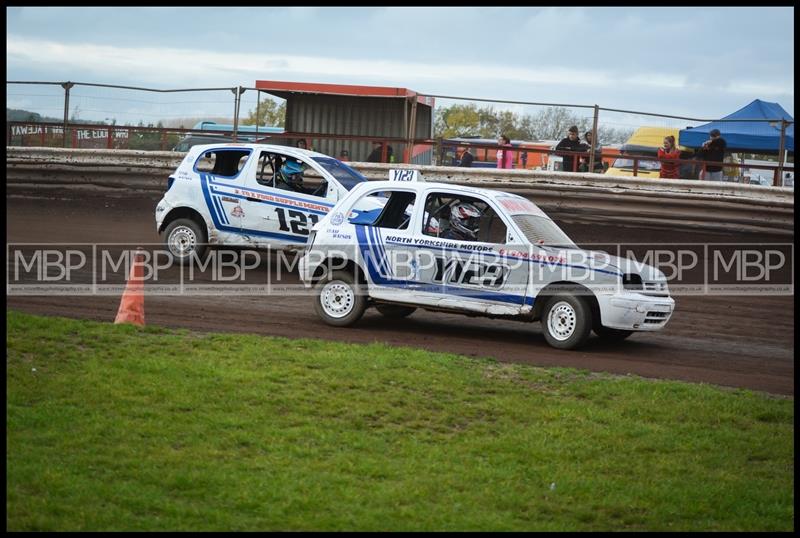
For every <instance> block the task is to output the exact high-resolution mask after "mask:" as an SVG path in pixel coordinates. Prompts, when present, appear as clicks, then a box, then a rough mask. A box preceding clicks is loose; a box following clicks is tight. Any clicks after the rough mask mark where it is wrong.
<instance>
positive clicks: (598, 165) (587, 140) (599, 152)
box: [582, 131, 606, 174]
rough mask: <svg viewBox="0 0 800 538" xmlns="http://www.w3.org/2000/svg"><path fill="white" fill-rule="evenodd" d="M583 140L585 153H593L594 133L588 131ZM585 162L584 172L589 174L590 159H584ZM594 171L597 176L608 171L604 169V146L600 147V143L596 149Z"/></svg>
mask: <svg viewBox="0 0 800 538" xmlns="http://www.w3.org/2000/svg"><path fill="white" fill-rule="evenodd" d="M583 140H584V142H583V144H582V145H583V146H584V149H583V151H592V131H586V132H585V133H584V134H583ZM583 160H584V163H583V166H582V171H584V172H588V171H589V157H584V158H583ZM592 171H593V172H594V173H596V174H602V173H604V172H605V171H606V169H605V167H603V146H601V145H600V142H598V143H597V145H596V146H595V148H594V170H592Z"/></svg>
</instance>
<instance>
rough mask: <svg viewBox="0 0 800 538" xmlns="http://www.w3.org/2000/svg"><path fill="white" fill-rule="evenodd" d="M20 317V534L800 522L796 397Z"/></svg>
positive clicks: (10, 503) (16, 450)
mask: <svg viewBox="0 0 800 538" xmlns="http://www.w3.org/2000/svg"><path fill="white" fill-rule="evenodd" d="M7 328H8V340H7V351H8V359H7V362H6V375H7V381H6V388H7V397H6V398H7V400H6V402H7V411H6V419H7V426H6V440H7V449H6V462H7V471H8V474H7V478H6V492H7V501H6V503H7V504H6V508H7V529H8V530H171V529H175V530H573V529H574V530H602V529H609V530H636V529H646V530H687V529H695V530H699V529H702V530H792V529H793V528H794V509H793V504H794V503H793V501H794V493H793V490H794V478H793V476H794V446H793V433H794V410H793V406H794V401H793V400H792V399H787V398H777V397H770V396H768V395H765V394H759V393H754V392H750V391H745V390H730V389H722V388H718V387H713V386H708V385H697V384H687V383H679V382H667V381H653V380H644V379H641V378H636V377H619V376H610V375H601V374H593V373H589V372H584V371H579V370H572V369H560V368H549V369H544V368H535V367H530V366H525V365H508V364H500V363H497V362H495V361H491V360H476V359H470V358H465V357H459V356H456V355H448V354H442V353H430V352H426V351H420V350H415V349H406V348H392V347H389V346H386V345H380V344H374V345H366V346H362V345H349V344H340V343H331V342H323V341H314V340H288V339H284V338H265V337H258V336H243V335H226V334H207V335H203V334H197V333H191V332H188V331H177V330H166V329H161V328H157V327H147V328H144V329H138V328H135V327H133V326H115V325H111V324H102V323H95V322H84V321H74V320H66V319H60V318H44V317H36V316H31V315H25V314H21V313H16V312H11V311H10V312H8V321H7ZM553 353H557V351H553ZM34 369H35V371H34ZM553 484H555V485H554V486H552V485H553Z"/></svg>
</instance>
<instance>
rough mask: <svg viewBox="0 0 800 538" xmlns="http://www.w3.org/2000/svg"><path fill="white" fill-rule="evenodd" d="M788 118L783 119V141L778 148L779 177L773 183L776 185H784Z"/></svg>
mask: <svg viewBox="0 0 800 538" xmlns="http://www.w3.org/2000/svg"><path fill="white" fill-rule="evenodd" d="M786 123H787V122H786V120H781V143H780V149H779V150H778V177H777V178H775V180H774V181H773V184H774V186H775V187H783V157H784V154H785V153H786V145H785V144H786Z"/></svg>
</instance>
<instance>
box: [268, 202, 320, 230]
mask: <svg viewBox="0 0 800 538" xmlns="http://www.w3.org/2000/svg"><path fill="white" fill-rule="evenodd" d="M275 213H277V214H278V226H279V228H280V230H281V231H282V232H288V231H291V232H292V233H294V234H298V235H308V234H309V233H310V231H311V227H312V226H314V225H315V224H316V223H317V221H319V216H317V215H314V214H313V213H309V214H306V213H303V212H302V211H297V210H295V209H289V210H288V211H287V210H286V209H283V208H282V207H276V208H275ZM287 213H288V216H287ZM309 220H310V221H311V225H309V224H308V221H309Z"/></svg>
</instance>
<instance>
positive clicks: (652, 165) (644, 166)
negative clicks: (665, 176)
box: [614, 159, 661, 170]
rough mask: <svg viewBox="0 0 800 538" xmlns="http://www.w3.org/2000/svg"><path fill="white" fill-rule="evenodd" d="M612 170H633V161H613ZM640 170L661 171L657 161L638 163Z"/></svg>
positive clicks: (641, 161)
mask: <svg viewBox="0 0 800 538" xmlns="http://www.w3.org/2000/svg"><path fill="white" fill-rule="evenodd" d="M614 168H630V169H633V159H617V160H615V161H614ZM639 169H640V170H661V163H660V162H658V161H644V160H640V161H639Z"/></svg>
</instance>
